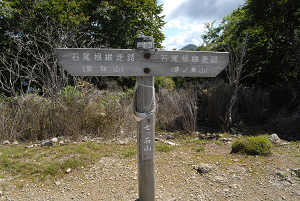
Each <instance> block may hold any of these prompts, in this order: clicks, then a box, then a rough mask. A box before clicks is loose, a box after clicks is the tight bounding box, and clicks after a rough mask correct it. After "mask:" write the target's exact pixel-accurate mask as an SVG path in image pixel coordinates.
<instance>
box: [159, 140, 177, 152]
mask: <svg viewBox="0 0 300 201" xmlns="http://www.w3.org/2000/svg"><path fill="white" fill-rule="evenodd" d="M173 149H174V146H171V145H167V144H165V143H163V142H161V141H157V142H156V143H155V150H157V151H162V152H168V151H171V150H173Z"/></svg>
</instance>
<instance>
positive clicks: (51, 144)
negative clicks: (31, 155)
mask: <svg viewBox="0 0 300 201" xmlns="http://www.w3.org/2000/svg"><path fill="white" fill-rule="evenodd" d="M43 146H54V144H53V142H52V141H50V140H47V141H43V142H42V144H41V147H43Z"/></svg>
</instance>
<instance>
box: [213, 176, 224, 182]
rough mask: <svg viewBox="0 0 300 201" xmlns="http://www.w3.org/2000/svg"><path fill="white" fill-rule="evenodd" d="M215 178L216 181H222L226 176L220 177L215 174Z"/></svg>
mask: <svg viewBox="0 0 300 201" xmlns="http://www.w3.org/2000/svg"><path fill="white" fill-rule="evenodd" d="M215 180H216V182H219V183H222V182H223V180H224V178H223V177H220V176H215Z"/></svg>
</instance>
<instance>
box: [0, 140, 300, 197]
mask: <svg viewBox="0 0 300 201" xmlns="http://www.w3.org/2000/svg"><path fill="white" fill-rule="evenodd" d="M171 141H173V142H175V143H178V141H179V140H176V139H175V140H171ZM130 143H136V142H135V141H132V142H130ZM120 146H121V145H120ZM123 146H124V145H123ZM125 146H126V145H125ZM196 146H198V145H195V146H191V147H189V146H176V147H175V148H174V149H173V150H171V151H165V152H163V151H156V159H155V162H156V199H157V200H163V201H165V200H166V201H171V200H172V201H175V200H300V178H299V177H298V176H297V175H296V173H295V172H293V170H294V169H299V167H300V151H299V143H290V144H286V145H277V146H274V147H273V154H272V155H270V156H244V155H239V154H231V153H230V152H231V143H230V142H229V143H224V145H222V144H217V143H215V142H213V141H209V142H206V143H204V144H203V145H201V146H203V147H204V148H205V150H204V151H198V150H197V149H196V148H195V147H196ZM199 163H205V164H209V165H210V166H212V170H211V171H210V172H209V173H205V174H203V173H200V172H198V171H196V170H195V169H194V166H195V165H197V164H199ZM4 175H5V174H4ZM1 182H2V187H3V190H1V189H0V190H1V194H2V195H1V197H0V200H137V199H138V197H139V195H138V172H137V156H136V155H135V156H132V157H126V158H121V157H119V156H117V155H116V156H110V157H104V158H102V159H101V160H99V161H98V162H97V163H95V164H93V165H92V166H90V167H82V168H81V170H74V171H71V172H70V173H69V174H66V175H65V176H64V177H63V178H60V179H48V180H46V181H43V182H41V181H38V180H33V181H24V180H21V179H18V178H12V177H10V176H8V175H7V176H5V177H4V178H1V179H0V183H1ZM4 183H5V186H4V185H3V184H4ZM4 189H5V190H4Z"/></svg>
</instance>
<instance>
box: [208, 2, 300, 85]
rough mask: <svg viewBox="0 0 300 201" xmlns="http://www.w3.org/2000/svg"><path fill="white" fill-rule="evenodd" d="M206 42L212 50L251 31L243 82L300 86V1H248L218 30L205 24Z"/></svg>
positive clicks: (234, 42)
mask: <svg viewBox="0 0 300 201" xmlns="http://www.w3.org/2000/svg"><path fill="white" fill-rule="evenodd" d="M206 28H207V31H206V33H205V34H204V35H203V39H204V41H205V42H206V44H207V46H212V49H213V50H222V49H223V47H224V46H225V45H226V44H227V43H229V44H231V45H232V46H234V45H236V44H237V43H238V42H239V41H243V40H244V38H245V35H246V32H247V31H248V32H249V37H248V41H247V48H248V50H247V55H246V58H245V59H246V60H247V61H248V62H247V63H246V64H245V67H244V69H245V73H244V75H251V76H248V77H247V78H246V79H245V80H244V83H247V84H249V85H252V84H256V85H261V86H271V85H278V84H279V85H280V84H282V83H286V84H289V85H298V84H299V81H300V59H299V58H300V57H299V54H300V51H299V48H300V40H299V39H300V2H299V1H297V0H278V1H269V0H247V1H246V2H245V4H244V5H243V6H241V7H239V8H238V9H237V10H235V11H233V12H232V13H231V14H229V15H228V16H225V17H224V18H223V21H222V22H221V24H220V25H219V26H217V27H215V26H213V24H210V23H207V24H206Z"/></svg>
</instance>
